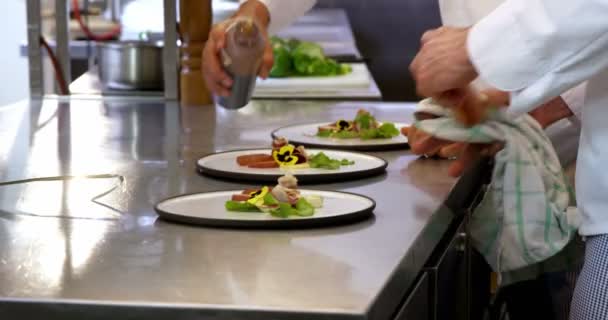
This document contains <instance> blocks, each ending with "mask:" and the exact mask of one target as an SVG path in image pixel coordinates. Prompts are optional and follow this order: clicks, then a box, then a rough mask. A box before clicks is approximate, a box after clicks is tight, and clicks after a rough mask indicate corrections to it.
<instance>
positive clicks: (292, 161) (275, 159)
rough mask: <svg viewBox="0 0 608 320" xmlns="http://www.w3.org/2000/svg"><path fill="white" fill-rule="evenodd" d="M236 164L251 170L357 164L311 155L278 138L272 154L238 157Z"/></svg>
mask: <svg viewBox="0 0 608 320" xmlns="http://www.w3.org/2000/svg"><path fill="white" fill-rule="evenodd" d="M236 162H237V163H238V164H239V165H240V166H244V167H249V168H258V169H264V168H280V167H288V168H292V169H302V168H318V169H327V170H337V169H340V167H341V166H349V165H353V164H355V162H354V161H351V160H348V159H341V160H338V159H332V158H330V157H328V156H327V155H326V154H325V153H323V152H319V153H317V154H309V153H308V152H307V151H306V149H305V148H304V146H297V147H296V146H294V145H293V144H290V143H289V141H287V139H285V138H276V139H274V140H273V141H272V152H271V153H270V154H265V153H254V154H246V155H242V156H238V157H237V158H236Z"/></svg>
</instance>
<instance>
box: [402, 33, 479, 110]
mask: <svg viewBox="0 0 608 320" xmlns="http://www.w3.org/2000/svg"><path fill="white" fill-rule="evenodd" d="M468 34H469V28H451V27H441V28H438V29H434V30H430V31H427V32H425V33H424V34H423V35H422V38H421V40H420V44H421V47H420V51H419V52H418V54H417V55H416V57H415V58H414V60H413V61H412V64H411V65H410V71H411V72H412V76H413V77H414V80H415V81H416V91H417V92H418V94H419V95H421V96H423V97H432V98H435V99H437V100H440V101H442V102H443V101H445V100H447V101H452V103H451V104H456V103H457V102H458V100H459V99H461V98H462V97H463V95H464V92H462V91H461V90H460V89H463V88H466V87H467V86H468V85H469V83H471V82H472V81H473V80H474V79H475V78H476V77H477V71H476V70H475V68H474V67H473V64H472V63H471V60H470V59H469V55H468V52H467V47H466V42H467V37H468Z"/></svg>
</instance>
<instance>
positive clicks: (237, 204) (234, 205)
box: [225, 200, 260, 212]
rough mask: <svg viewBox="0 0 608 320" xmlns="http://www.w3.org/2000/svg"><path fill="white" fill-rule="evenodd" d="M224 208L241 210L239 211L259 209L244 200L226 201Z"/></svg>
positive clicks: (257, 210) (255, 210)
mask: <svg viewBox="0 0 608 320" xmlns="http://www.w3.org/2000/svg"><path fill="white" fill-rule="evenodd" d="M225 206H226V210H228V211H241V212H259V211H260V210H259V209H258V207H256V206H255V205H253V204H251V203H249V202H246V201H232V200H229V201H226V205H225Z"/></svg>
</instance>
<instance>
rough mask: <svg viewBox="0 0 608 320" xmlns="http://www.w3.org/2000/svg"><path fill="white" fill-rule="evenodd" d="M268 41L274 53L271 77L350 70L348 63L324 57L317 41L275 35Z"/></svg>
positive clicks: (330, 74)
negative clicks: (283, 37)
mask: <svg viewBox="0 0 608 320" xmlns="http://www.w3.org/2000/svg"><path fill="white" fill-rule="evenodd" d="M270 41H271V43H272V51H273V54H274V64H273V66H272V69H271V70H270V77H272V78H283V77H293V76H338V75H344V74H348V73H350V72H351V71H352V68H351V67H350V66H349V65H348V64H343V63H338V62H336V61H335V60H333V59H331V58H328V57H326V56H325V54H324V53H323V48H321V46H320V45H319V44H317V43H314V42H308V41H300V40H297V39H282V38H279V37H276V36H275V37H272V38H271V39H270Z"/></svg>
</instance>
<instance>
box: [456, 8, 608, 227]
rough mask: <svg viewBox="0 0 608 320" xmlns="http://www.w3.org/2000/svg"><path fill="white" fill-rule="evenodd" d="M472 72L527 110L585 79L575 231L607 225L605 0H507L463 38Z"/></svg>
mask: <svg viewBox="0 0 608 320" xmlns="http://www.w3.org/2000/svg"><path fill="white" fill-rule="evenodd" d="M467 47H468V51H469V55H470V57H471V61H472V62H473V64H474V66H475V68H476V69H477V71H478V72H479V74H480V77H481V78H482V79H483V80H484V81H486V82H488V83H489V84H491V85H492V86H494V87H496V88H499V89H502V90H506V91H511V92H512V94H511V107H510V108H509V109H510V110H511V111H512V112H517V113H523V112H528V111H530V110H531V109H533V108H534V107H535V106H537V105H539V104H541V103H543V102H545V101H547V100H548V99H551V98H552V97H554V96H556V95H557V94H559V93H561V92H564V91H565V90H567V89H569V88H572V87H574V86H576V85H577V84H578V83H581V82H582V81H586V80H588V82H587V88H586V94H585V102H584V107H583V109H582V134H581V140H580V147H579V153H578V160H577V172H576V175H577V176H576V189H577V203H578V207H579V210H580V211H581V213H582V217H583V221H582V226H581V228H580V233H581V234H582V235H586V236H588V235H595V234H606V233H608V197H607V196H608V170H607V168H606V164H608V0H576V1H570V0H508V1H506V2H504V3H503V4H501V5H500V6H499V7H498V8H497V9H496V10H494V11H493V12H492V13H490V14H489V15H488V16H486V17H485V18H483V19H482V20H481V21H480V22H479V23H477V24H476V25H475V26H474V27H473V28H472V29H471V31H470V33H469V38H468V43H467Z"/></svg>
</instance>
